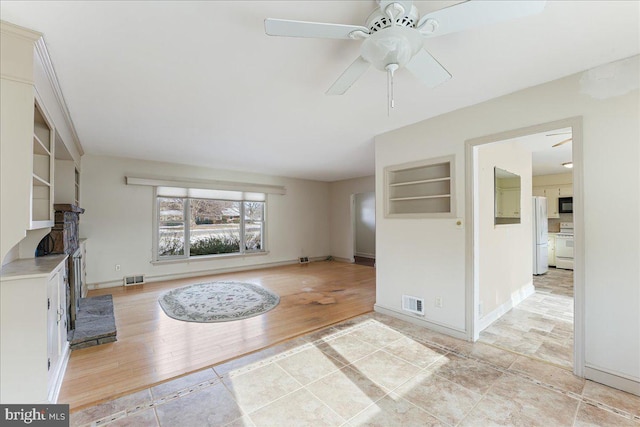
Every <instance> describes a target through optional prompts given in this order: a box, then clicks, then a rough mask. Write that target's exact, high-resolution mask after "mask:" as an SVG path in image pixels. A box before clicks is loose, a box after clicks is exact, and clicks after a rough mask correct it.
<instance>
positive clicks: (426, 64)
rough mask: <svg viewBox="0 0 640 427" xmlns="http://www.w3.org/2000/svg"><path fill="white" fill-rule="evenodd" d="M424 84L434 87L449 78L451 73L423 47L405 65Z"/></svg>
mask: <svg viewBox="0 0 640 427" xmlns="http://www.w3.org/2000/svg"><path fill="white" fill-rule="evenodd" d="M405 67H406V68H407V70H409V71H411V74H413V75H414V76H416V77H417V78H418V79H419V80H420V81H421V82H422V83H423V84H424V85H425V86H427V87H435V86H438V85H439V84H440V83H444V82H446V81H447V80H449V79H450V78H451V74H449V72H448V71H447V70H445V68H444V67H443V66H442V65H440V63H439V62H438V61H436V59H435V58H434V57H433V56H431V54H430V53H429V52H427V51H426V50H425V49H421V50H420V51H419V52H418V53H416V55H415V56H414V57H413V59H411V61H409V63H408V64H407V65H405Z"/></svg>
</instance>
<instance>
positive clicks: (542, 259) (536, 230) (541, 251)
mask: <svg viewBox="0 0 640 427" xmlns="http://www.w3.org/2000/svg"><path fill="white" fill-rule="evenodd" d="M532 205H533V216H532V217H531V222H532V223H533V274H535V275H538V274H544V273H546V272H547V270H549V252H548V251H549V247H548V240H547V230H548V222H547V198H546V197H534V198H533V203H532Z"/></svg>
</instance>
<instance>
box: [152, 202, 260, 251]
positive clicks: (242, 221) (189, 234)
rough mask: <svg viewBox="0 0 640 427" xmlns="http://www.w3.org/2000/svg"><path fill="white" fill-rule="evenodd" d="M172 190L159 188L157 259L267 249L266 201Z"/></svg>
mask: <svg viewBox="0 0 640 427" xmlns="http://www.w3.org/2000/svg"><path fill="white" fill-rule="evenodd" d="M169 193H171V191H166V190H165V191H159V193H158V194H159V195H158V197H157V212H158V222H157V223H158V248H157V259H168V258H189V257H199V256H206V255H221V254H234V253H235V254H242V253H250V252H264V218H265V215H264V214H265V202H264V201H248V200H239V201H237V200H220V199H209V198H204V197H167V194H169ZM217 193H218V194H219V193H220V192H217ZM198 194H199V195H200V196H202V194H203V193H202V192H199V193H198ZM253 198H257V197H255V195H254V197H253ZM262 198H264V196H263V197H262Z"/></svg>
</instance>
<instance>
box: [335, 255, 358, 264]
mask: <svg viewBox="0 0 640 427" xmlns="http://www.w3.org/2000/svg"><path fill="white" fill-rule="evenodd" d="M333 260H334V261H338V262H346V263H347V264H353V262H354V260H353V259H349V258H342V257H339V256H334V257H333Z"/></svg>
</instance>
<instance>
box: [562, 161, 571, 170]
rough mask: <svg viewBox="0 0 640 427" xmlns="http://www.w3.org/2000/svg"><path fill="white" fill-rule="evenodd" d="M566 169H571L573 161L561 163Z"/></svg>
mask: <svg viewBox="0 0 640 427" xmlns="http://www.w3.org/2000/svg"><path fill="white" fill-rule="evenodd" d="M562 166H564V167H565V168H567V169H573V162H565V163H563V164H562Z"/></svg>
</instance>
